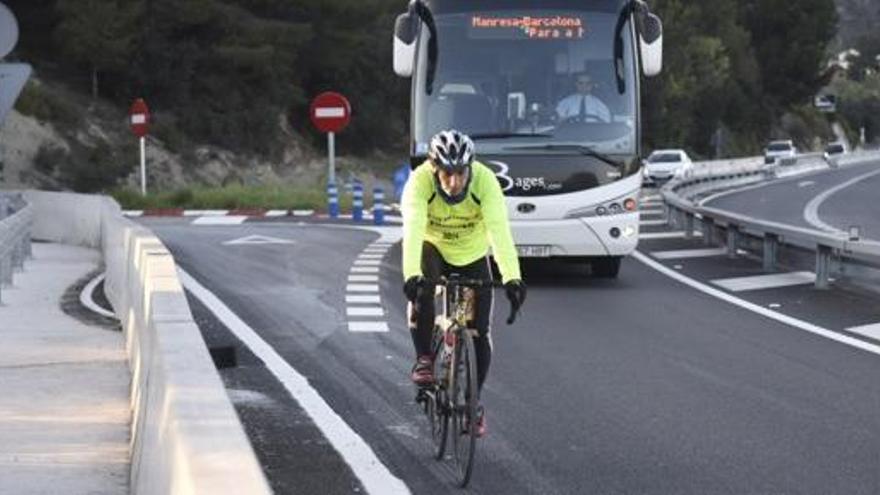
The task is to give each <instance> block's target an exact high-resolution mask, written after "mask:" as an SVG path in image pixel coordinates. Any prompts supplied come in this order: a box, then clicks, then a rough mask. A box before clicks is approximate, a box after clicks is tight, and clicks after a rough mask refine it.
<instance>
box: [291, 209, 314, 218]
mask: <svg viewBox="0 0 880 495" xmlns="http://www.w3.org/2000/svg"><path fill="white" fill-rule="evenodd" d="M291 213H293V216H295V217H309V216H312V215H314V214H315V210H293V211H292V212H291Z"/></svg>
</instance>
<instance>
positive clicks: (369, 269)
mask: <svg viewBox="0 0 880 495" xmlns="http://www.w3.org/2000/svg"><path fill="white" fill-rule="evenodd" d="M351 273H379V267H378V266H353V267H351Z"/></svg>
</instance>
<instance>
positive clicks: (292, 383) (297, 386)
mask: <svg viewBox="0 0 880 495" xmlns="http://www.w3.org/2000/svg"><path fill="white" fill-rule="evenodd" d="M178 273H179V274H180V279H181V282H183V285H184V286H185V287H186V288H187V289H189V290H190V292H192V293H193V294H194V295H195V296H196V297H198V298H199V299H200V300H201V301H202V303H204V304H205V305H206V306H207V307H208V308H209V309H210V310H211V312H212V313H214V315H215V316H217V318H219V319H220V321H222V322H223V323H224V324H225V325H226V327H227V328H229V330H231V331H232V332H233V333H234V334H235V335H236V336H237V337H238V338H239V339H240V340H241V341H242V342H244V344H245V345H247V346H248V348H250V350H251V351H252V352H253V353H254V354H256V355H257V357H259V358H260V360H261V361H263V363H265V365H266V368H267V369H268V370H269V371H271V372H272V374H274V375H275V376H276V377H277V378H278V380H279V381H280V382H281V383H282V384H283V385H284V387H285V388H286V389H287V391H288V392H289V393H290V395H291V396H292V397H293V398H294V399H295V400H296V401H297V402H298V403H299V405H300V407H302V408H303V410H304V411H305V412H306V414H308V415H309V417H311V418H312V421H313V422H314V423H315V425H316V426H317V427H318V428H319V429H320V430H321V432H322V433H323V434H324V436H325V437H326V438H327V440H328V441H329V442H330V444H331V445H333V448H335V449H336V451H337V452H339V454H340V455H341V456H342V458H343V459H345V462H346V463H347V464H348V465H349V467H351V470H352V471H353V472H354V474H355V476H357V477H358V479H360V480H361V483H363V485H364V488H365V489H366V490H367V492H368V493H382V494H386V493H387V494H409V493H410V491H409V489H408V488H407V486H406V484H404V482H403V481H401V480H400V478H397V477H396V476H394V475H393V474H391V471H390V470H389V469H388V468H387V467H386V466H385V465H384V464H382V461H380V460H379V458H378V457H377V456H376V453H375V452H373V449H372V448H370V446H369V445H367V443H366V442H365V441H364V439H363V438H361V437H360V436H359V435H358V434H357V433H355V431H354V430H353V429H352V428H351V427H350V426H348V424H346V422H345V421H344V420H343V419H342V418H341V417H340V416H339V415H338V414H336V411H334V410H333V409H332V408H331V407H330V406H329V405H328V404H327V402H326V401H324V399H323V398H322V397H321V396H320V394H318V392H317V391H316V390H315V389H314V388H312V386H311V385H309V382H308V380H307V379H306V378H305V377H304V376H303V375H301V374H300V373H298V372H297V371H296V370H295V369H293V367H291V366H290V364H289V363H288V362H287V361H285V360H284V358H282V357H281V356H280V355H279V354H278V353H277V352H276V351H275V349H273V348H272V347H271V346H270V345H269V344H267V343H266V342H265V341H264V340H263V339H262V338H260V336H259V335H257V333H256V332H255V331H254V330H253V329H252V328H251V327H249V326H248V325H247V324H246V323H245V322H244V321H242V320H241V318H239V317H238V315H236V314H235V313H233V312H232V310H230V309H229V308H228V307H227V306H226V305H225V304H223V302H222V301H220V299H218V298H217V296H215V295H214V294H212V293H211V292H210V291H208V290H207V289H206V288H204V287H203V286H202V285H201V284H199V283H198V282H197V281H196V280H195V279H193V278H192V277H190V276H189V274H187V273H186V272H185V271H183V270H182V269H180V268H178ZM386 327H387V325H386ZM349 328H351V323H349ZM386 331H387V329H386Z"/></svg>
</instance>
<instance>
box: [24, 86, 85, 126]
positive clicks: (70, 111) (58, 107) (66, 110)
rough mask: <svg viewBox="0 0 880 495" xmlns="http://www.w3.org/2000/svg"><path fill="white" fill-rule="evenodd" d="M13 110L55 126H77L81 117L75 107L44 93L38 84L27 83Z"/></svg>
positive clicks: (48, 93)
mask: <svg viewBox="0 0 880 495" xmlns="http://www.w3.org/2000/svg"><path fill="white" fill-rule="evenodd" d="M15 109H16V110H18V111H19V112H21V113H22V114H23V115H28V116H30V117H33V118H35V119H37V120H39V121H40V122H51V123H52V124H54V125H56V126H59V125H60V126H69V127H73V126H77V125H79V123H80V121H81V120H82V115H81V113H80V111H79V110H77V108H76V106H75V105H74V104H72V103H70V102H68V101H67V100H65V99H64V98H61V97H58V96H56V95H54V94H53V93H51V92H50V91H46V89H45V88H44V87H43V86H42V85H41V84H40V83H38V82H34V81H28V83H27V84H26V85H25V87H24V89H23V90H22V92H21V95H19V97H18V100H16V102H15Z"/></svg>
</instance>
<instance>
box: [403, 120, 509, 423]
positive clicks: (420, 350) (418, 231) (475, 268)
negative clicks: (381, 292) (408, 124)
mask: <svg viewBox="0 0 880 495" xmlns="http://www.w3.org/2000/svg"><path fill="white" fill-rule="evenodd" d="M401 210H402V213H403V277H404V280H405V282H404V285H403V291H404V294H405V295H406V298H407V299H408V300H409V305H408V314H409V322H410V331H411V333H412V339H413V344H414V346H415V351H416V363H415V365H414V366H413V369H412V381H413V382H414V383H416V384H417V385H430V384H431V383H433V381H434V376H433V359H434V356H432V354H431V336H432V332H433V329H434V287H433V286H432V285H429V283H428V282H427V280H426V279H428V280H436V279H439V278H440V277H441V276H448V275H450V274H452V273H457V274H459V275H460V276H462V277H463V278H472V279H484V280H490V279H491V278H492V270H491V267H490V265H489V257H488V252H489V247H490V246H491V247H492V253H493V254H494V256H495V260H496V262H497V263H498V268H499V270H500V272H501V277H502V280H503V282H504V288H505V293H506V295H507V298H508V299H509V300H510V304H511V305H512V307H513V308H514V309H519V308H520V306H522V304H523V302H524V301H525V298H526V286H525V284H524V283H523V281H522V276H521V275H520V269H519V259H518V258H517V253H516V248H515V246H514V244H513V236H512V235H511V232H510V224H509V223H508V220H507V207H506V205H505V201H504V194H503V193H502V191H501V186H500V184H499V183H498V180H497V179H496V178H495V174H494V173H493V172H492V171H491V170H490V169H489V168H488V167H487V166H485V165H483V164H482V163H480V162H478V161H476V160H474V143H473V141H472V140H471V139H470V137H468V136H467V135H465V134H462V133H460V132H458V131H456V130H447V131H442V132H440V133H438V134H437V135H435V136H434V137H433V138H432V139H431V143H430V148H429V151H428V159H427V160H426V161H425V162H424V163H422V164H421V165H419V166H418V167H417V168H416V169H415V170H414V171H413V172H412V174H411V175H410V177H409V180H408V181H407V183H406V185H405V187H404V190H403V199H402V202H401ZM475 308H476V311H475V317H474V319H475V321H474V322H473V323H474V328H475V329H476V330H477V332H478V334H479V337H478V338H476V339H475V341H474V344H475V350H476V359H477V383H478V384H479V388H480V389H481V390H482V387H483V382H484V381H485V380H486V375H487V374H488V370H489V362H490V361H491V358H492V340H491V337H490V336H489V325H490V322H491V319H492V289H491V288H484V289H477V290H476V301H475ZM485 433H486V419H485V414H484V412H483V408H482V407H480V408H479V409H478V422H477V435H478V436H483V435H485Z"/></svg>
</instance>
